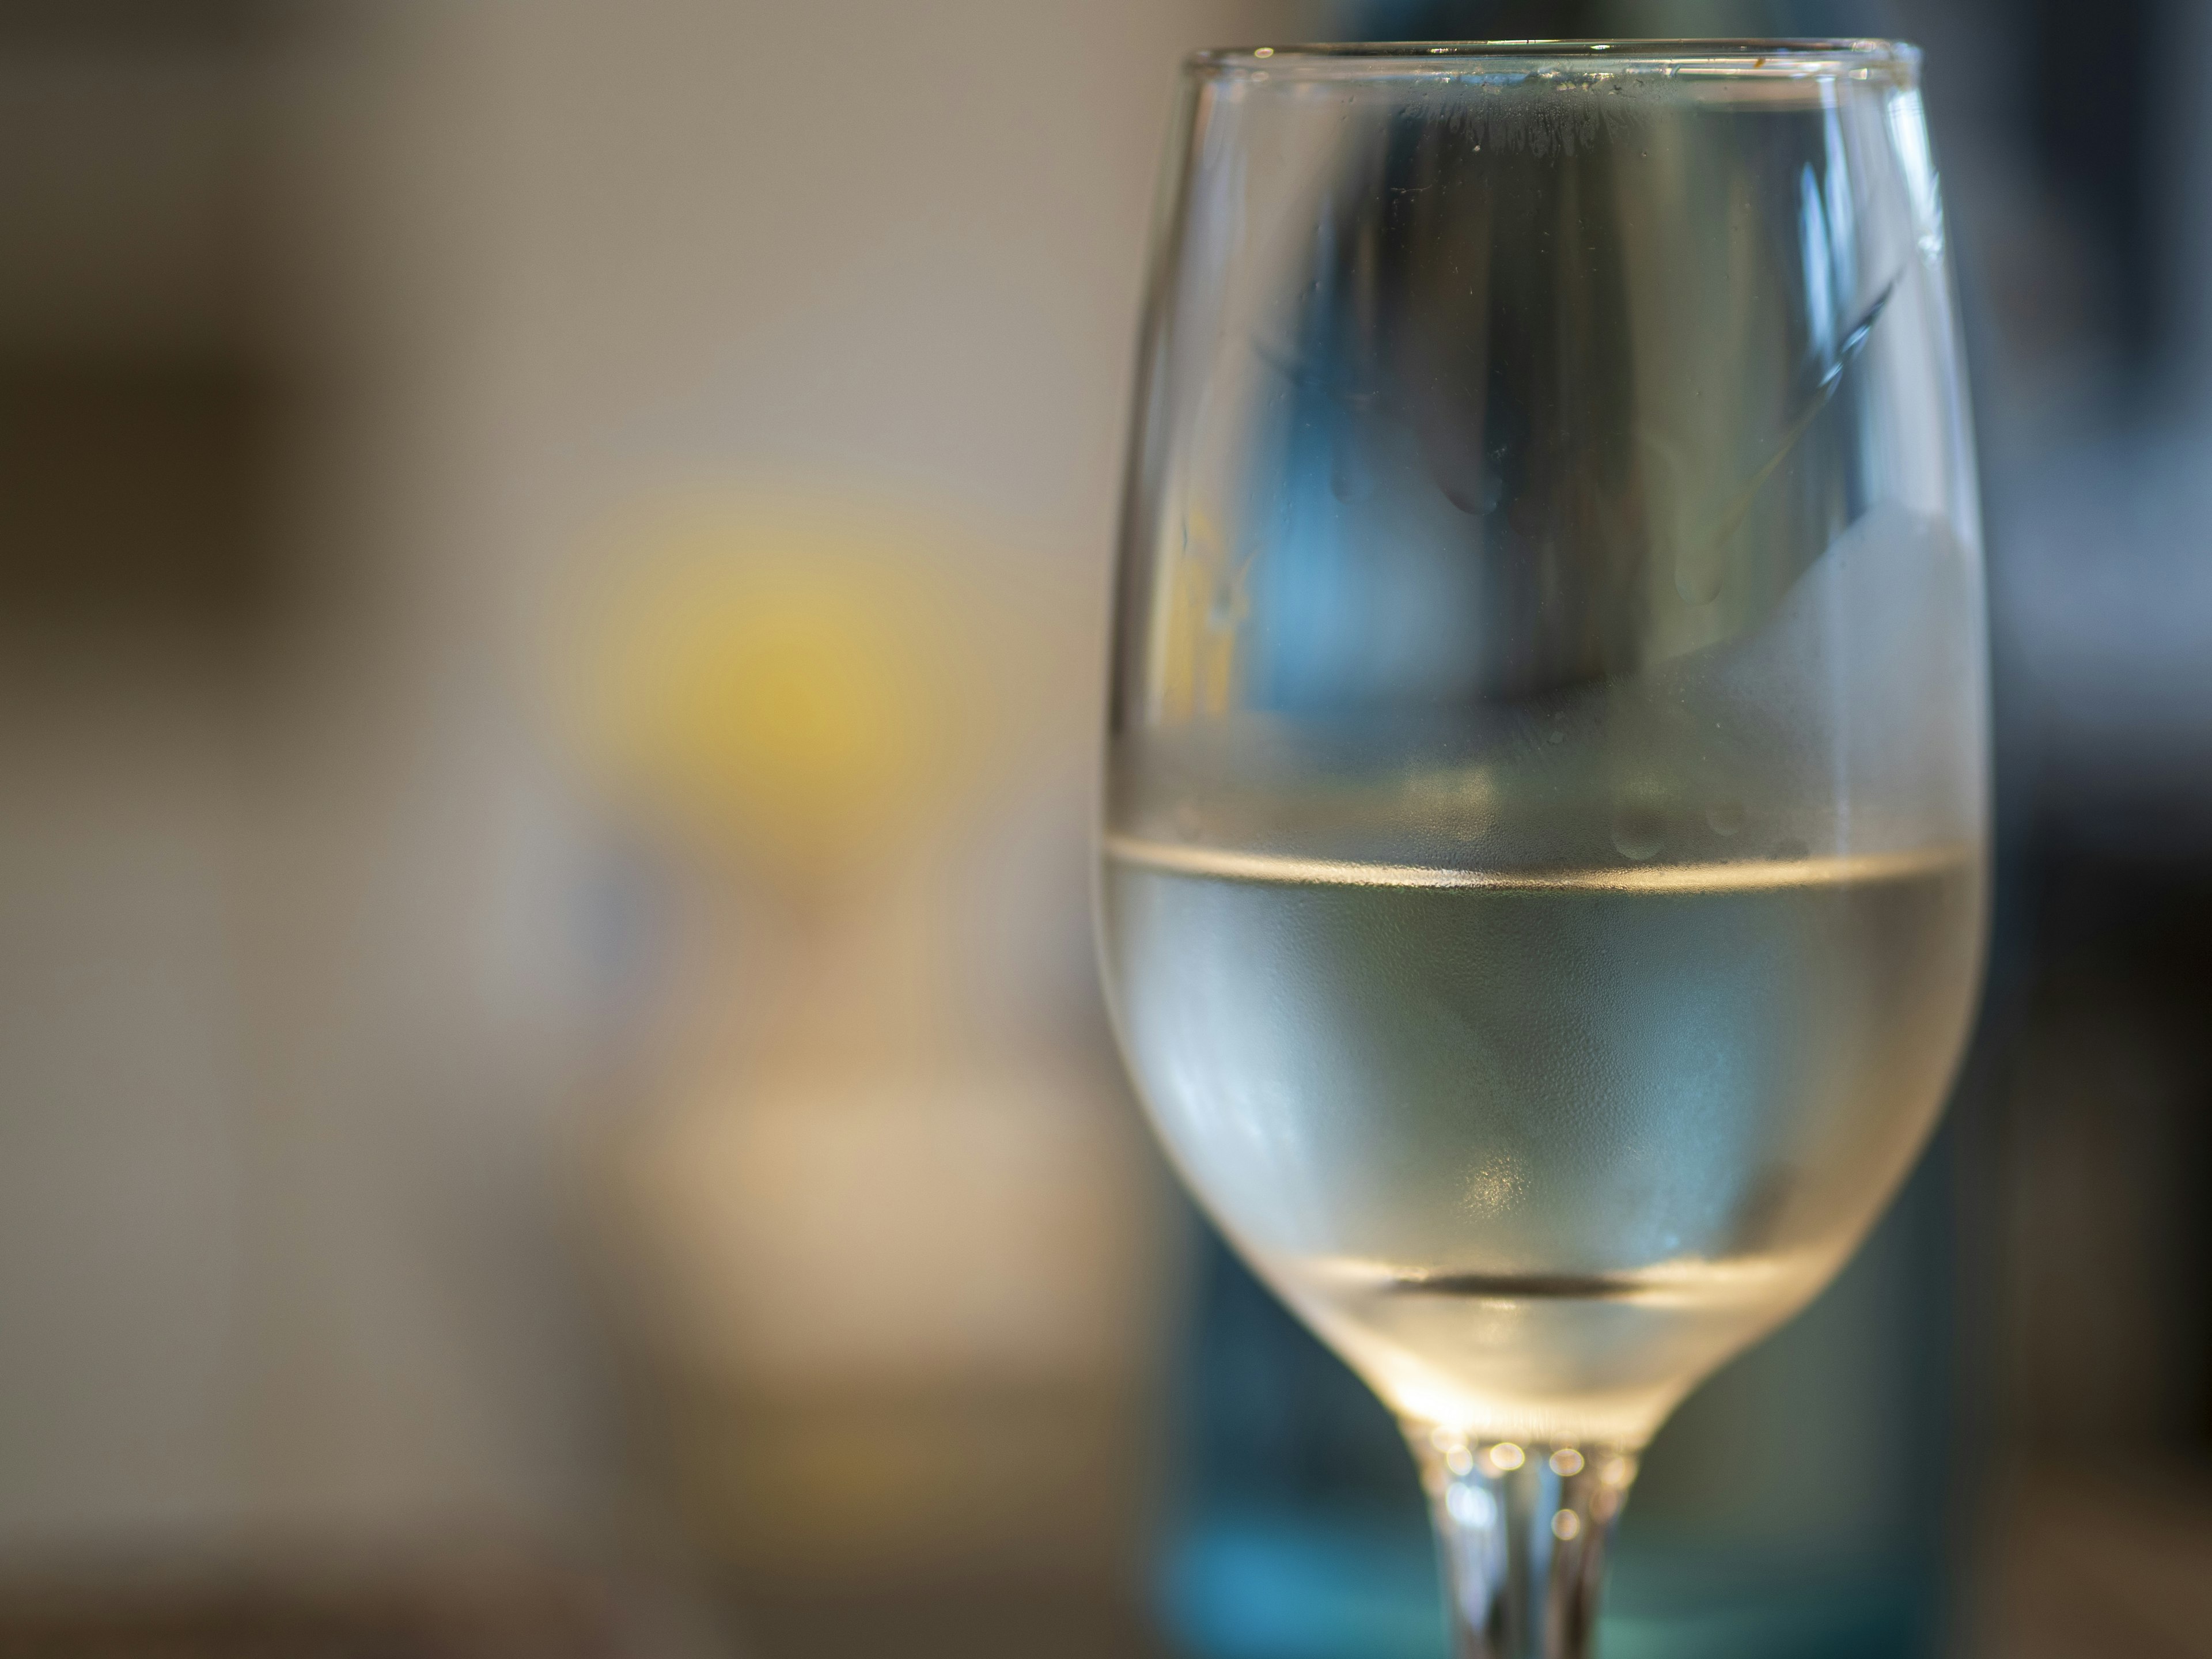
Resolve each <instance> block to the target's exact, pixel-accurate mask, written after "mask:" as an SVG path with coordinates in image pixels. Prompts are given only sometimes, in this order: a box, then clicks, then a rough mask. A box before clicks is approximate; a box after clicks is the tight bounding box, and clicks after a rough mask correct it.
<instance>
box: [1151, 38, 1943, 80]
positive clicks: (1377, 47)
mask: <svg viewBox="0 0 2212 1659" xmlns="http://www.w3.org/2000/svg"><path fill="white" fill-rule="evenodd" d="M1183 63H1184V68H1185V69H1186V70H1187V71H1188V72H1189V73H1190V74H1193V75H1195V76H1253V77H1255V78H1258V77H1261V76H1272V75H1277V74H1279V75H1283V76H1285V77H1286V78H1290V79H1297V80H1330V81H1357V80H1389V79H1390V78H1393V77H1395V76H1409V75H1425V74H1435V73H1439V72H1442V73H1447V74H1463V73H1465V72H1466V70H1464V69H1463V68H1460V67H1457V66H1460V65H1464V64H1469V63H1474V64H1496V65H1499V66H1504V65H1506V64H1536V65H1538V66H1540V67H1543V66H1548V67H1554V68H1557V67H1565V66H1570V65H1571V66H1572V67H1573V68H1574V69H1576V70H1590V69H1596V68H1600V67H1602V66H1604V65H1607V64H1616V65H1618V66H1619V69H1618V70H1616V71H1615V72H1616V73H1629V74H1662V75H1664V74H1669V73H1672V74H1675V75H1680V74H1688V75H1691V76H1695V77H1699V78H1704V77H1706V76H1786V77H1796V76H1808V75H1818V74H1847V73H1850V72H1851V71H1853V70H1858V71H1862V72H1871V71H1887V72H1888V73H1892V74H1896V73H1900V72H1902V73H1905V74H1907V75H1910V74H1912V73H1915V72H1917V70H1918V69H1919V67H1920V48H1919V47H1917V46H1914V45H1912V44H1911V42H1910V41H1905V40H1875V39H1844V38H1839V39H1833V40H1823V39H1797V40H1790V39H1781V40H1759V39H1753V38H1741V37H1737V38H1729V39H1717V40H1698V39H1683V40H1390V41H1328V42H1310V43H1305V44H1301V45H1293V46H1217V47H1212V48H1209V49H1207V50H1205V51H1200V52H1192V53H1191V54H1190V55H1189V56H1188V58H1185V59H1184V60H1183Z"/></svg>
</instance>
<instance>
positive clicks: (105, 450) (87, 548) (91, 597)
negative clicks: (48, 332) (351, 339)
mask: <svg viewBox="0 0 2212 1659" xmlns="http://www.w3.org/2000/svg"><path fill="white" fill-rule="evenodd" d="M275 417H276V395H275V393H274V391H273V389H272V387H271V386H270V385H269V384H268V382H267V381H266V380H264V379H262V378H260V377H259V376H258V375H257V374H255V372H254V371H253V370H252V368H250V367H249V366H247V365H245V364H243V363H239V362H225V361H223V360H222V359H212V360H210V361H207V362H200V363H191V362H180V363H164V362H158V361H155V362H143V361H142V362H131V361H128V360H125V361H123V362H100V361H98V360H96V359H95V360H90V361H80V362H66V361H63V362H53V363H46V364H36V365H21V364H15V365H5V364H0V523H4V524H5V525H6V526H7V533H6V534H5V535H4V536H0V611H5V612H6V613H7V615H8V617H9V621H10V623H12V624H13V625H15V626H18V627H24V628H30V629H40V628H45V627H56V626H58V627H61V628H64V629H70V630H71V631H78V630H82V629H86V628H91V629H104V628H106V627H109V626H112V625H118V624H123V625H129V626H131V627H134V628H138V629H143V628H145V627H148V626H151V627H153V628H155V629H159V630H161V631H165V632H173V631H177V630H183V631H185V632H188V633H193V634H201V633H210V632H212V633H215V634H217V635H222V636H224V637H226V638H228V637H230V636H232V635H235V633H236V632H237V631H238V630H239V629H240V628H242V627H245V626H247V625H249V624H250V623H252V621H253V619H255V618H256V617H258V616H259V615H260V614H261V613H263V612H264V611H265V609H266V607H267V605H269V603H270V594H271V589H272V586H273V584H274V580H275V574H274V572H273V570H272V568H271V556H272V555H271V549H270V544H269V538H268V534H267V529H266V526H265V525H264V523H263V522H262V520H263V518H264V515H265V513H266V512H267V510H268V492H269V490H270V487H271V476H270V450H269V446H270V439H271V435H272V431H271V428H272V424H273V422H274V420H275Z"/></svg>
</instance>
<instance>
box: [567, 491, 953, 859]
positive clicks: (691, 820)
mask: <svg viewBox="0 0 2212 1659" xmlns="http://www.w3.org/2000/svg"><path fill="white" fill-rule="evenodd" d="M975 562H976V555H975V551H974V550H969V549H962V548H959V547H957V545H955V544H954V543H953V539H952V538H951V537H949V536H943V535H932V534H931V533H930V532H928V531H927V530H922V529H917V528H916V527H915V525H914V524H913V523H909V522H907V521H904V520H897V519H894V518H892V517H890V515H888V514H870V513H866V512H864V511H855V510H853V509H850V508H847V507H834V506H826V505H821V504H812V505H809V504H797V505H794V504H791V503H780V502H761V501H746V500H744V499H742V498H739V499H732V500H727V501H700V502H693V503H690V504H688V505H686V506H684V507H682V508H680V509H678V510H675V511H662V512H659V513H654V514H653V515H652V517H651V519H650V520H649V522H647V524H646V525H645V526H642V527H641V528H639V529H636V530H634V531H632V532H629V533H628V534H625V535H622V536H618V537H617V538H616V540H615V543H614V547H613V553H612V556H611V558H610V559H609V561H608V562H607V563H606V565H605V568H604V570H603V572H602V573H601V583H602V586H600V588H599V592H598V594H597V596H596V599H595V601H594V602H593V603H592V604H591V605H588V606H586V612H587V614H586V617H585V619H584V627H583V630H582V631H583V639H582V641H581V642H580V650H578V651H577V652H576V653H574V657H573V659H572V660H573V661H574V662H575V663H576V664H577V665H579V666H580V670H581V675H580V684H578V685H577V687H576V690H577V692H578V694H579V695H577V696H574V697H573V698H572V699H571V702H572V706H573V707H574V709H575V712H576V715H577V720H576V725H577V727H578V729H579V732H580V735H581V737H582V739H583V741H584V744H585V745H586V750H587V751H588V752H589V754H590V756H591V757H592V760H593V761H594V763H596V764H597V765H599V767H600V768H602V769H604V770H605V771H606V772H607V773H609V774H611V779H612V781H613V782H614V785H615V787H616V789H617V793H620V794H621V795H623V796H624V797H626V798H629V799H632V800H633V801H634V802H636V803H638V804H641V805H644V806H646V807H647V809H648V810H649V811H652V812H653V813H654V814H656V815H657V816H659V817H664V818H665V819H667V820H669V821H671V823H673V825H674V826H675V827H676V828H678V829H679V830H680V831H682V832H684V833H685V834H687V835H688V836H705V837H708V838H710V839H713V840H716V841H720V842H727V843H728V844H729V845H730V846H731V847H732V850H734V851H736V852H738V854H741V855H745V856H750V857H751V858H754V859H757V860H765V861H767V862H768V863H769V864H770V865H771V866H772V867H774V868H775V870H776V871H777V872H780V873H782V874H785V875H799V874H827V873H829V872H834V871H836V870H839V869H842V868H845V867H848V866H850V865H851V864H853V863H854V862H856V861H859V860H863V859H865V858H866V857H868V856H869V855H870V854H872V853H874V852H876V851H877V850H878V849H879V848H881V847H882V846H883V845H884V843H887V842H890V841H893V840H895V839H896V838H897V837H898V836H901V835H903V834H908V833H910V832H911V830H912V829H913V828H914V826H915V822H916V820H917V819H921V818H926V817H928V816H929V815H931V814H932V813H933V812H934V811H936V810H937V809H939V807H940V806H942V805H944V804H945V802H946V801H948V800H950V799H954V798H956V797H957V796H958V795H959V794H960V793H962V792H963V788H964V787H965V786H966V784H967V782H968V781H969V779H968V774H969V772H970V770H971V769H972V767H973V763H974V762H975V759H976V758H977V757H978V755H979V753H980V752H981V750H982V748H983V744H981V743H980V742H979V741H978V739H979V738H980V737H981V736H983V735H984V734H983V733H982V732H981V731H980V730H979V728H980V727H981V726H983V725H984V724H985V723H986V717H987V699H986V698H985V697H984V696H982V690H981V686H980V685H979V684H978V683H977V676H976V674H975V671H973V667H972V662H971V659H970V658H969V653H965V652H963V648H962V641H961V637H960V635H961V632H962V628H961V623H962V621H963V618H961V617H959V616H958V615H957V614H956V613H955V611H953V609H952V607H951V606H950V605H948V604H947V603H946V602H945V597H944V595H943V593H942V592H941V591H940V590H939V589H938V588H936V587H934V586H932V584H931V583H930V582H929V581H927V580H923V578H924V576H925V575H926V574H927V573H930V572H932V571H933V570H936V571H942V570H944V569H945V568H946V567H947V566H949V565H961V564H964V565H973V564H974V563H975ZM959 586H963V588H964V587H966V586H969V584H959Z"/></svg>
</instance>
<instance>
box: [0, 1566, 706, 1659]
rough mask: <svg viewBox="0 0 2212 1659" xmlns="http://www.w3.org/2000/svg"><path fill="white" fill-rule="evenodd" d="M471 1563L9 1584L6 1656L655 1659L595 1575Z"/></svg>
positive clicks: (656, 1651)
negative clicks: (415, 1568) (408, 1568)
mask: <svg viewBox="0 0 2212 1659" xmlns="http://www.w3.org/2000/svg"><path fill="white" fill-rule="evenodd" d="M467 1554H468V1553H467V1552H465V1551H463V1552H460V1556H461V1559H459V1560H454V1561H450V1562H447V1563H444V1564H441V1565H438V1566H436V1567H435V1568H430V1569H428V1570H425V1571H418V1572H412V1573H391V1572H386V1573H373V1572H365V1571H360V1570H358V1569H349V1570H346V1571H338V1572H326V1571H325V1572H318V1571H305V1572H301V1571H290V1572H278V1571H266V1570H264V1571H246V1572H242V1573H237V1574H221V1573H216V1574H209V1575H193V1576H191V1577H168V1578H162V1577H140V1578H134V1577H129V1576H123V1577H118V1576H115V1575H112V1574H111V1575H101V1576H100V1577H91V1578H86V1579H82V1580H72V1579H71V1578H70V1577H68V1576H66V1575H64V1576H61V1577H54V1578H47V1579H41V1580H39V1581H37V1582H34V1583H14V1584H10V1583H0V1659H59V1656H67V1659H644V1656H647V1655H648V1654H650V1655H652V1656H653V1659H659V1656H662V1655H665V1654H667V1653H669V1652H670V1649H669V1648H668V1647H667V1646H666V1645H665V1644H652V1645H648V1644H650V1642H651V1638H649V1637H647V1638H644V1639H641V1634H640V1632H639V1631H637V1630H636V1629H635V1628H632V1626H635V1624H637V1623H639V1622H640V1621H639V1620H637V1618H636V1615H635V1613H634V1612H633V1610H632V1609H630V1608H629V1607H625V1606H624V1605H623V1603H622V1601H620V1600H619V1599H618V1598H617V1597H616V1596H615V1595H611V1593H610V1590H609V1589H608V1587H607V1585H606V1584H605V1583H603V1582H600V1581H599V1580H596V1579H594V1578H592V1577H589V1576H586V1575H583V1574H578V1573H574V1572H564V1571H561V1570H559V1569H558V1568H556V1567H553V1566H550V1565H544V1564H534V1563H532V1564H525V1563H518V1562H512V1561H506V1562H490V1563H483V1562H471V1561H470V1560H468V1559H467Z"/></svg>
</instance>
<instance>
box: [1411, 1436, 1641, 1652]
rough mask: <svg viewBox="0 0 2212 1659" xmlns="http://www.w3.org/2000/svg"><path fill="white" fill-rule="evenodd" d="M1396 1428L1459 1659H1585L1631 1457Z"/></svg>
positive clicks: (1631, 1475)
mask: <svg viewBox="0 0 2212 1659" xmlns="http://www.w3.org/2000/svg"><path fill="white" fill-rule="evenodd" d="M1406 1431H1407V1438H1408V1439H1409V1440H1410V1441H1412V1443H1413V1455H1414V1456H1415V1458H1416V1459H1418V1460H1419V1463H1420V1466H1421V1478H1422V1482H1423V1484H1424V1485H1425V1486H1426V1487H1427V1489H1428V1493H1429V1501H1430V1509H1431V1514H1432V1516H1434V1518H1435V1522H1436V1529H1437V1554H1438V1556H1439V1557H1440V1559H1441V1561H1442V1565H1443V1579H1444V1591H1445V1595H1446V1596H1447V1598H1448V1600H1449V1603H1450V1616H1451V1621H1452V1632H1453V1638H1454V1642H1455V1647H1454V1652H1455V1654H1456V1655H1457V1656H1458V1659H1584V1656H1586V1655H1588V1654H1589V1651H1590V1647H1591V1641H1592V1633H1593V1632H1594V1631H1595V1628H1596V1626H1597V1604H1598V1592H1599V1590H1600V1589H1601V1587H1602V1584H1603V1582H1604V1577H1605V1547H1606V1541H1607V1539H1608V1538H1610V1537H1611V1536H1612V1534H1613V1521H1614V1519H1615V1517H1617V1516H1619V1515H1620V1506H1621V1504H1623V1503H1624V1502H1625V1501H1626V1498H1627V1497H1628V1486H1629V1483H1630V1482H1631V1481H1632V1480H1634V1479H1635V1478H1636V1459H1635V1458H1634V1456H1633V1455H1631V1454H1629V1453H1626V1452H1623V1451H1620V1450H1619V1449H1616V1448H1613V1447H1609V1446H1574V1445H1567V1444H1564V1443H1553V1444H1538V1443H1534V1442H1516V1441H1510V1440H1484V1439H1478V1438H1474V1437H1467V1436H1462V1435H1460V1434H1457V1433H1455V1432H1454V1431H1449V1430H1446V1429H1437V1428H1433V1427H1431V1425H1427V1424H1425V1423H1422V1424H1415V1423H1408V1424H1407V1425H1406Z"/></svg>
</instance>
